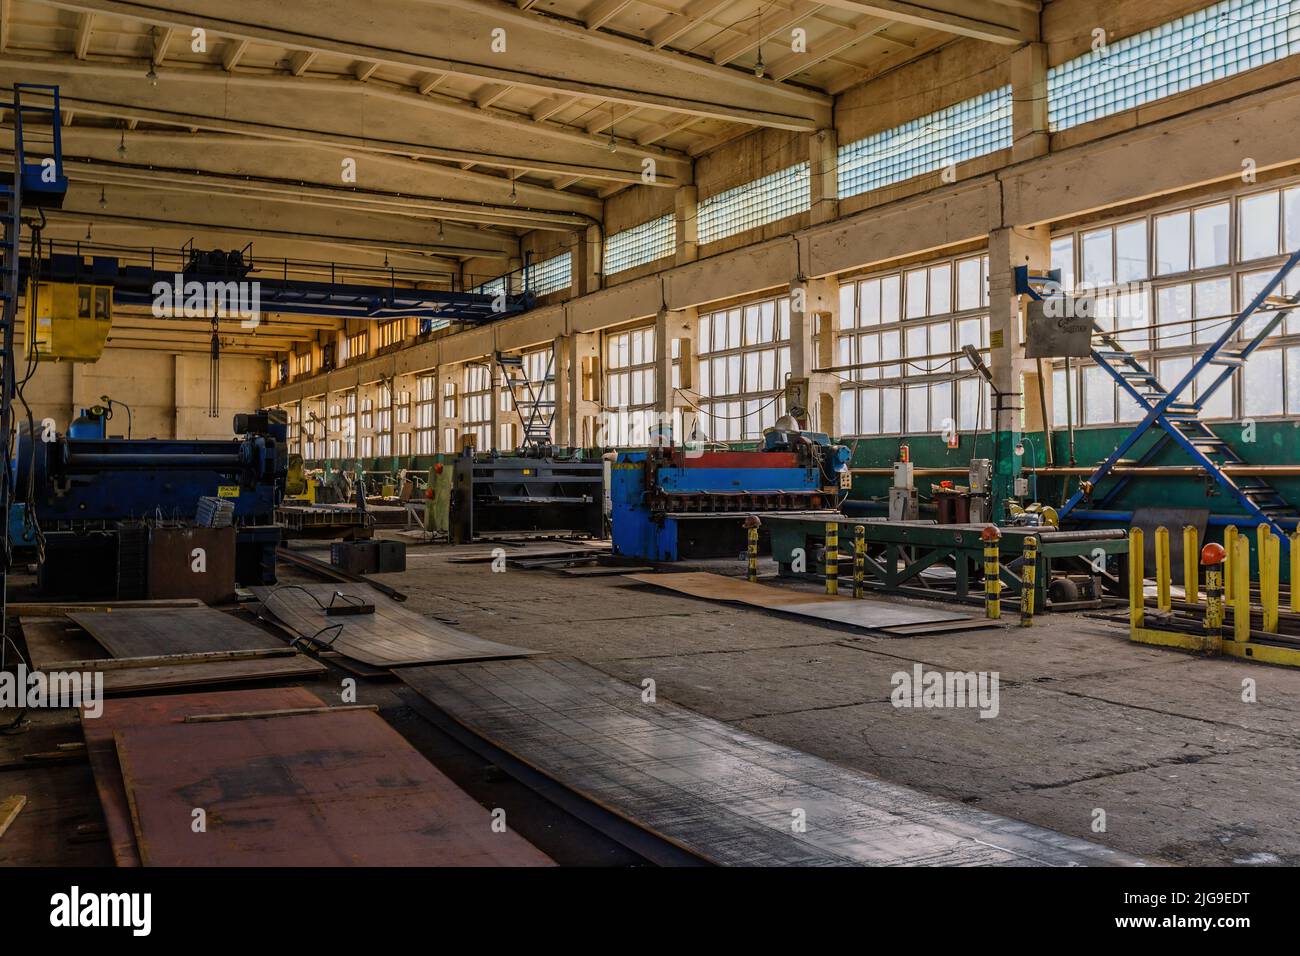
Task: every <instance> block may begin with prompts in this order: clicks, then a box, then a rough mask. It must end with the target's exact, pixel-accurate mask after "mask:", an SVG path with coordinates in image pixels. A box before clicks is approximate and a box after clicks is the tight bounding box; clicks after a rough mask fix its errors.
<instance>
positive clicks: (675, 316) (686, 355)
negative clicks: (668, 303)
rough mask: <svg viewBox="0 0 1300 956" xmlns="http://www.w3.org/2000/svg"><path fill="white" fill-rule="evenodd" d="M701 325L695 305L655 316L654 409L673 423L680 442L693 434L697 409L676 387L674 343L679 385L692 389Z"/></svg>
mask: <svg viewBox="0 0 1300 956" xmlns="http://www.w3.org/2000/svg"><path fill="white" fill-rule="evenodd" d="M699 327H700V323H699V312H698V311H697V310H696V309H677V310H670V309H660V310H659V313H658V315H656V316H655V411H656V412H658V413H659V414H660V415H661V416H662V419H661V420H662V421H664V422H672V423H673V440H674V441H676V442H678V443H680V442H683V441H685V440H686V438H687V436H689V435H690V433H691V428H692V426H693V424H694V421H695V418H696V417H697V413H696V411H695V409H694V408H693V407H692V406H691V405H690V404H689V403H688V402H687V401H686V399H685V398H684V397H683V396H682V395H681V394H679V393H678V391H677V390H675V389H674V388H673V362H674V360H673V351H674V343H676V350H677V354H678V356H679V358H678V360H677V364H678V367H679V368H680V375H681V386H680V387H681V389H683V390H685V391H687V392H690V391H691V389H693V388H694V387H695V382H696V378H697V371H696V369H697V364H698V361H699V360H698V358H697V355H698V351H699V349H698V341H697V340H698V336H699ZM679 415H680V417H679ZM679 423H680V425H679Z"/></svg>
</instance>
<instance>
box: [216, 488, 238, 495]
mask: <svg viewBox="0 0 1300 956" xmlns="http://www.w3.org/2000/svg"><path fill="white" fill-rule="evenodd" d="M217 497H218V498H238V497H239V485H217Z"/></svg>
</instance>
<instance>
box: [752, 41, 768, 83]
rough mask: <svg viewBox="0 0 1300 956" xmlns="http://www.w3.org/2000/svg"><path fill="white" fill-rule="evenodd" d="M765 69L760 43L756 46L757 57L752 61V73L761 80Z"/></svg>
mask: <svg viewBox="0 0 1300 956" xmlns="http://www.w3.org/2000/svg"><path fill="white" fill-rule="evenodd" d="M765 69H766V66H765V64H764V63H763V47H762V45H761V44H760V45H759V48H758V59H757V60H755V61H754V75H755V76H756V77H758V78H759V79H760V80H761V79H762V78H763V71H764V70H765Z"/></svg>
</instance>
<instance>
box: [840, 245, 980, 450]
mask: <svg viewBox="0 0 1300 956" xmlns="http://www.w3.org/2000/svg"><path fill="white" fill-rule="evenodd" d="M988 338H989V319H988V257H987V256H979V255H975V256H967V257H963V258H958V259H953V260H945V261H942V262H936V263H931V264H929V265H925V266H920V267H916V268H911V269H904V270H901V271H896V272H890V273H886V274H883V275H878V276H872V277H870V278H867V279H862V280H860V281H856V282H854V281H847V282H842V283H841V284H840V309H839V337H838V349H839V352H838V356H837V359H836V364H837V366H838V367H839V369H840V371H838V372H837V373H836V374H837V375H838V376H839V377H840V379H841V380H842V384H841V385H840V434H842V435H864V436H865V435H898V434H907V435H914V434H925V433H927V432H944V431H946V430H958V431H976V430H986V429H988V428H989V427H990V426H991V422H992V408H991V403H990V398H989V396H990V392H989V389H988V387H987V386H986V385H984V384H983V382H982V381H980V379H979V378H978V377H977V376H976V375H975V374H974V372H973V371H972V370H971V369H970V367H969V363H967V361H966V360H965V358H963V357H959V356H955V355H954V353H956V352H959V351H960V350H961V349H962V348H963V347H964V346H966V345H973V346H975V347H976V348H980V349H985V348H987V347H988V344H989V343H988Z"/></svg>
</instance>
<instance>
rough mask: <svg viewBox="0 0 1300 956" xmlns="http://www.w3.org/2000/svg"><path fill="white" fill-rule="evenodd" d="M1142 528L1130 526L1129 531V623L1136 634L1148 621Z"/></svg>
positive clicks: (1132, 631) (1130, 628)
mask: <svg viewBox="0 0 1300 956" xmlns="http://www.w3.org/2000/svg"><path fill="white" fill-rule="evenodd" d="M1142 537H1143V535H1142V529H1141V528H1130V529H1129V532H1128V623H1129V632H1130V634H1131V635H1134V636H1135V635H1136V634H1137V631H1138V629H1139V628H1140V627H1142V626H1143V625H1144V624H1145V623H1146V590H1145V588H1146V577H1145V571H1144V570H1143V567H1142V558H1143V554H1142V549H1143V547H1144V544H1143V541H1142Z"/></svg>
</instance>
